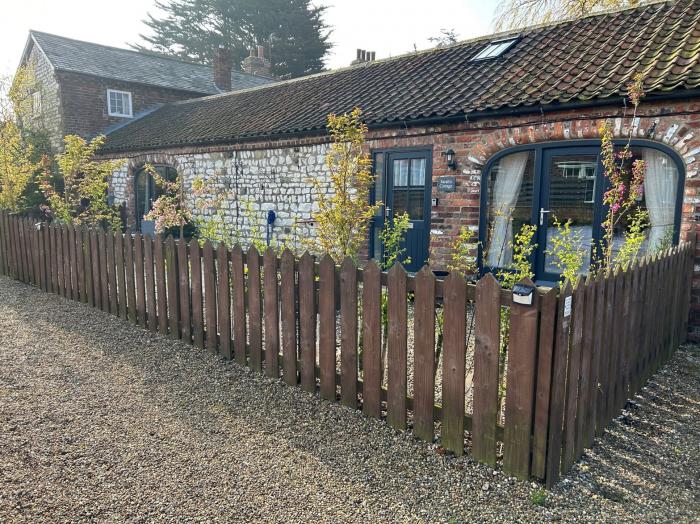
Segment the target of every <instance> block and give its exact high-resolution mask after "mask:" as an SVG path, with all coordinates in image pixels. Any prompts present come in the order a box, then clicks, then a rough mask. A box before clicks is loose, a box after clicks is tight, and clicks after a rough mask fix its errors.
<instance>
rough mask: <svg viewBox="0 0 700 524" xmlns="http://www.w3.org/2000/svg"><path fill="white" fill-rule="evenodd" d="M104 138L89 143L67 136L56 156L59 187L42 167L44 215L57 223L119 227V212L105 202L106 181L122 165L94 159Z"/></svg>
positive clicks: (107, 190)
mask: <svg viewBox="0 0 700 524" xmlns="http://www.w3.org/2000/svg"><path fill="white" fill-rule="evenodd" d="M104 141H105V137H104V136H98V137H96V138H93V139H92V141H90V142H87V141H86V140H85V139H83V138H81V137H79V136H76V135H68V136H66V137H65V138H64V142H65V151H64V152H63V153H61V154H59V155H57V156H56V164H57V165H58V171H59V175H60V177H59V180H60V181H61V182H62V185H63V188H62V189H61V188H60V187H56V186H57V185H58V184H56V185H54V177H53V176H52V173H51V171H50V169H49V168H48V166H46V169H45V173H44V178H43V180H42V181H41V189H42V191H43V193H44V196H45V197H46V200H47V205H46V212H47V214H48V215H49V216H50V217H51V218H52V219H53V220H56V221H58V222H63V223H66V224H76V225H80V224H85V225H88V226H98V227H107V228H109V229H115V230H116V229H118V228H120V227H121V217H120V215H119V209H118V208H117V207H116V206H113V205H111V204H110V202H109V198H108V195H109V180H110V179H111V177H112V173H114V171H115V170H117V169H119V168H120V167H121V166H122V165H123V161H119V160H102V161H100V160H95V158H94V157H95V153H96V152H97V150H99V149H100V147H102V145H103V144H104Z"/></svg>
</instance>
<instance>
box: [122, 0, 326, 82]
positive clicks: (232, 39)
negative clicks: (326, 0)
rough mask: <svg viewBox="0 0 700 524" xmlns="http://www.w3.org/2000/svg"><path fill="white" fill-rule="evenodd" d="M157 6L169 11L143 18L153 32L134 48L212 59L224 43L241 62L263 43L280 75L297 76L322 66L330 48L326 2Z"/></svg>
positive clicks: (226, 0) (254, 0)
mask: <svg viewBox="0 0 700 524" xmlns="http://www.w3.org/2000/svg"><path fill="white" fill-rule="evenodd" d="M156 6H157V7H158V8H159V9H160V10H161V11H163V13H164V16H163V17H162V18H157V17H156V16H154V15H152V14H149V15H148V18H147V19H146V20H144V23H145V24H146V25H147V26H148V27H150V28H151V29H152V31H153V35H152V36H147V35H141V38H142V39H143V40H144V41H145V42H146V45H141V44H134V45H132V47H134V48H135V49H138V50H141V51H154V52H157V53H163V54H167V55H172V56H177V57H179V58H183V59H189V60H194V61H197V62H204V63H210V62H211V60H212V58H213V56H214V51H215V50H216V49H217V48H218V47H219V46H224V47H226V48H228V49H230V50H231V52H232V56H233V59H234V63H236V64H240V63H241V61H242V60H243V59H244V58H245V56H246V55H247V54H248V49H251V48H253V47H254V46H256V45H264V46H265V47H266V48H267V49H268V57H269V58H270V59H271V61H272V73H273V74H274V75H275V76H277V77H297V76H303V75H307V74H310V73H316V72H319V71H321V70H323V57H324V56H325V54H326V52H328V50H329V49H330V48H331V44H330V43H329V41H328V38H329V36H330V32H329V30H328V26H327V25H326V24H325V23H324V21H323V13H324V12H325V10H326V7H316V6H313V5H312V4H311V0H158V1H156Z"/></svg>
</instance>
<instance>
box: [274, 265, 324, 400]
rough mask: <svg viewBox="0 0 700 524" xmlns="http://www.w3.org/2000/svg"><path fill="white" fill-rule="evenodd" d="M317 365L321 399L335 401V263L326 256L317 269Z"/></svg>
mask: <svg viewBox="0 0 700 524" xmlns="http://www.w3.org/2000/svg"><path fill="white" fill-rule="evenodd" d="M318 276H319V283H318V285H319V291H318V329H319V331H318V337H319V338H318V363H319V368H320V377H319V378H320V383H321V384H320V387H321V398H324V399H326V400H333V401H335V395H336V385H335V363H336V359H335V289H336V288H335V262H334V261H333V259H332V258H331V257H330V255H328V254H326V255H324V256H323V258H322V259H321V262H320V264H319V268H318ZM266 289H267V288H266Z"/></svg>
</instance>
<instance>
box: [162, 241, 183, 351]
mask: <svg viewBox="0 0 700 524" xmlns="http://www.w3.org/2000/svg"><path fill="white" fill-rule="evenodd" d="M165 287H166V293H167V294H168V336H169V337H170V338H174V339H177V338H180V297H179V296H178V287H179V284H178V271H177V251H176V250H175V239H174V238H173V237H172V235H168V238H166V239H165Z"/></svg>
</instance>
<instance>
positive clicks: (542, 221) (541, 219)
mask: <svg viewBox="0 0 700 524" xmlns="http://www.w3.org/2000/svg"><path fill="white" fill-rule="evenodd" d="M547 213H551V211H550V210H549V209H545V208H543V207H541V208H540V225H541V226H543V225H544V216H545V215H546V214H547Z"/></svg>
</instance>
